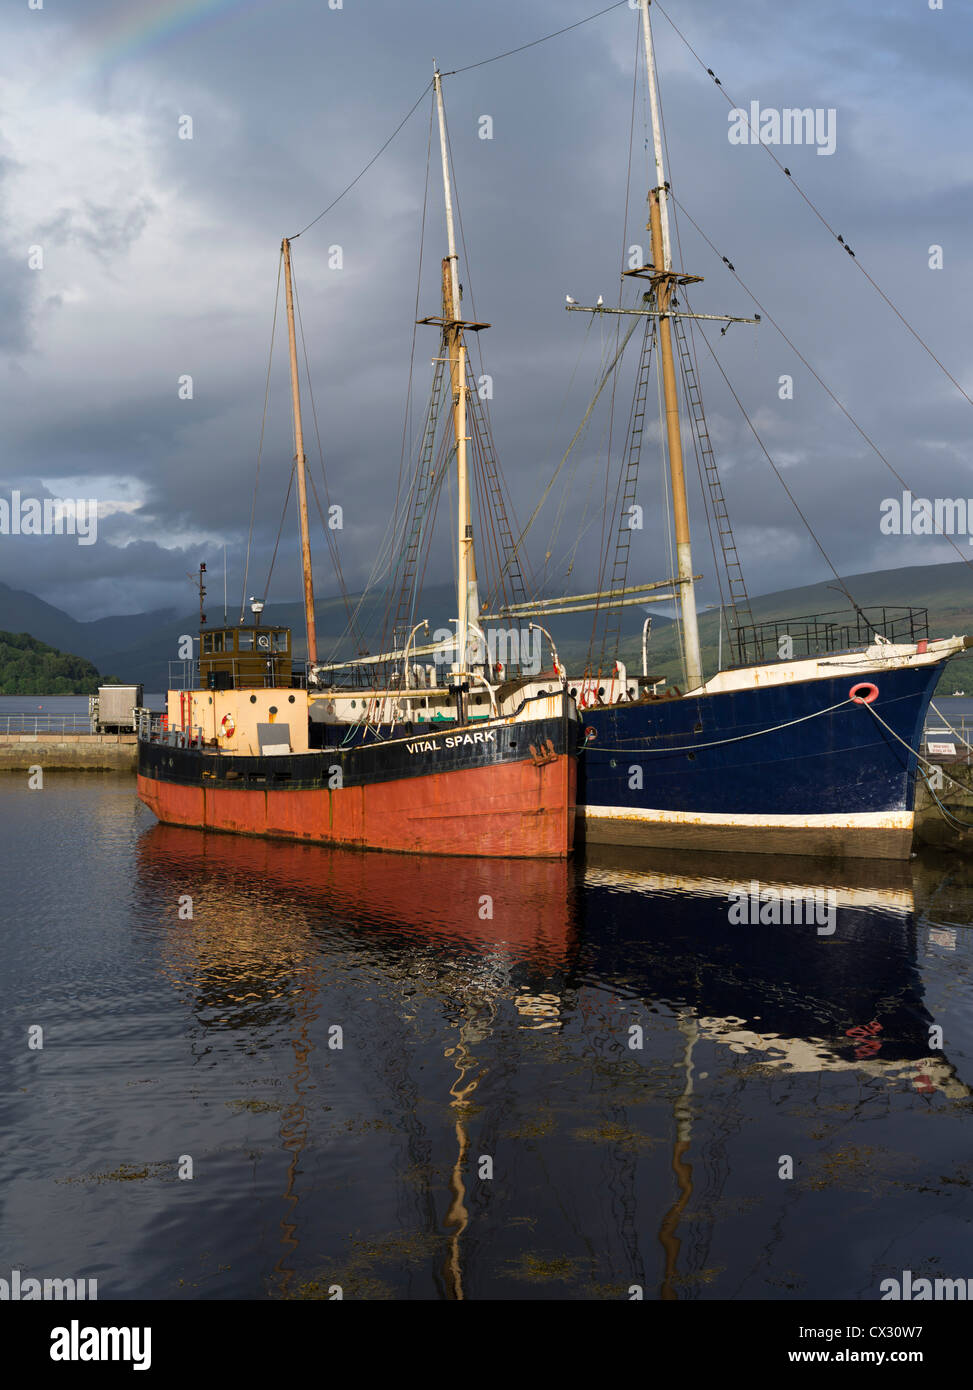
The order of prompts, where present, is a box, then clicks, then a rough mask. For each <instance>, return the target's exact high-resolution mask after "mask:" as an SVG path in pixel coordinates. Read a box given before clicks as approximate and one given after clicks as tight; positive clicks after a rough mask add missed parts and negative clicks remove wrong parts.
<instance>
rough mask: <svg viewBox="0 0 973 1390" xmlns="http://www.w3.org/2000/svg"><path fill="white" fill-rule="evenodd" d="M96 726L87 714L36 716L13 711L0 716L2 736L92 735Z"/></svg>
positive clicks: (25, 712) (0, 732)
mask: <svg viewBox="0 0 973 1390" xmlns="http://www.w3.org/2000/svg"><path fill="white" fill-rule="evenodd" d="M94 732H95V729H94V724H93V723H92V721H91V718H90V716H89V715H87V714H36V713H29V712H27V711H22V712H18V711H12V712H11V713H9V714H0V734H91V733H94Z"/></svg>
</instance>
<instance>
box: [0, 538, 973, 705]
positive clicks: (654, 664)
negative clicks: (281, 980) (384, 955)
mask: <svg viewBox="0 0 973 1390" xmlns="http://www.w3.org/2000/svg"><path fill="white" fill-rule="evenodd" d="M846 583H847V586H848V589H849V590H850V592H851V593H852V594H853V595H854V597H855V600H856V601H857V602H858V603H859V604H861V605H862V606H863V607H866V608H868V607H873V606H878V605H882V604H887V605H890V606H902V607H910V606H911V607H918V608H926V609H928V610H929V631H930V636H932V637H948V636H950V635H952V634H953V633H963V632H971V633H973V573H971V571H970V569H969V568H968V566H966V565H965V564H963V563H953V564H948V565H918V566H913V567H911V568H908V569H898V570H880V571H876V572H875V573H871V574H858V575H851V576H848V578H847V579H846ZM349 601H350V603H351V604H352V606H358V605H359V603H360V610H359V617H360V621H361V624H362V627H363V629H364V632H365V635H366V641H367V642H368V643H369V645H370V650H372V651H377V650H379V646H380V643H381V627H382V615H383V613H384V608H385V598H384V594H381V593H377V594H374V595H369V597H368V598H367V599H365V600H364V601H362V600H361V595H359V594H352V595H351V596H350V600H349ZM660 607H661V605H653V606H652V608H651V609H648V608H647V609H645V610H644V611H643V609H641V608H639V607H638V606H633V607H631V608H628V609H624V610H623V613H622V633H623V641H622V656H623V659H624V660H625V661H626V662H627V664H628V667H629V670H630V671H633V672H634V671H637V670H639V669H640V668H641V632H642V623H643V621H644V617H645V615H646V613H648V612H649V611H651V612H652V616H653V630H652V637H651V640H650V644H649V667H650V674H651V675H654V676H660V677H662V678H664V679H666V680H668V681H670V682H672V683H675V684H679V683H681V680H682V676H681V672H680V668H679V659H678V652H677V645H676V643H677V634H676V627H675V624H674V623H673V622H672V621H671V619H670V618H668V617H666V616H664V615H663V614H662V613H661V612H660V611H659V608H660ZM752 608H753V615H754V619H755V620H756V621H757V622H760V621H763V620H765V619H772V618H773V619H784V620H788V619H794V618H796V617H800V616H802V615H805V614H810V613H824V612H833V611H834V610H837V609H847V600H846V599H845V598H844V596H843V595H842V594H841V593H840V592H837V591H836V590H835V589H834V588H833V586H832V585H831V584H830V583H820V584H810V585H805V586H802V587H801V588H796V589H783V590H781V591H779V592H777V593H773V594H764V595H761V596H760V597H757V598H754V599H753V600H752ZM315 610H316V614H317V624H318V649H319V652H320V654H321V655H322V656H323V657H327V658H330V657H331V656H332V653H333V652H335V651H336V649H337V651H336V654H337V656H349V655H351V654H352V649H351V644H350V643H349V642H348V640H347V639H343V636H342V634H343V632H344V627H345V620H346V610H345V603H344V600H343V599H341V598H338V597H329V598H324V599H320V600H319V601H318V602H317V604H316V605H315ZM454 615H455V597H454V595H453V593H452V591H451V589H450V588H448V587H447V586H443V585H440V586H436V587H429V588H427V589H426V591H425V592H424V595H423V600H422V603H421V606H420V607H419V608H418V609H417V612H416V620H418V619H419V618H420V617H426V618H428V619H429V623H430V627H431V629H433V630H435V629H436V628H437V627H448V626H449V619H450V618H451V617H452V616H454ZM221 616H222V615H221V614H217V613H215V612H214V611H212V610H211V612H210V620H211V624H216V623H218V622H219V619H220V617H221ZM235 616H236V615H235V614H233V613H232V612H231V614H230V621H231V622H232V621H233V618H234V617H235ZM264 619H265V621H268V622H272V623H276V624H280V625H282V626H289V627H291V628H292V630H293V633H294V651H295V655H296V656H297V657H298V658H300V656H302V655H303V651H304V612H303V606H302V605H301V604H300V603H277V602H274V601H273V600H272V599H271V601H270V602H268V605H267V609H266V611H265V614H264ZM545 625H546V626H547V627H548V628H549V629H550V630H551V632H552V634H553V636H554V639H555V641H556V642H557V645H558V649H559V651H560V653H561V656H562V658H563V659H564V661H565V664H566V665H568V666H569V667H570V668H571V669H573V670H578V669H579V668H580V667H581V666H582V665H583V664H584V661H585V657H586V655H587V651H588V643H589V640H590V636H591V627H592V615H591V614H590V613H581V614H575V615H572V616H569V617H559V618H551V619H549V620H547V621H546V623H545ZM0 629H7V630H8V631H29V632H30V633H31V634H32V635H33V636H34V637H35V638H37V639H38V640H39V641H40V642H41V643H42V644H43V643H45V642H47V643H50V644H51V645H52V646H55V647H57V648H58V649H59V650H60V651H66V650H67V651H73V652H77V653H79V655H80V657H83V658H84V659H85V660H87V661H88V662H90V663H93V664H94V665H96V666H98V667H99V668H100V669H101V670H110V671H116V672H118V673H119V676H120V677H121V678H122V679H123V680H126V681H133V682H137V681H141V682H142V683H143V684H144V685H145V688H146V690H147V691H160V690H164V689H165V688H166V686H167V684H168V679H169V663H170V662H174V661H176V659H177V655H178V648H179V638H180V637H181V636H182V635H183V634H185V633H195V632H196V631H197V629H198V616H197V615H196V614H193V613H190V614H183V615H181V616H180V615H178V614H175V613H173V611H172V610H156V611H155V612H151V613H144V614H127V615H125V616H123V617H116V618H99V619H97V620H95V621H91V622H80V621H78V620H77V619H74V618H72V617H70V616H69V615H68V614H66V613H63V612H61V611H60V609H57V608H54V607H53V606H52V605H50V604H48V603H45V602H43V601H42V600H41V599H38V598H37V597H36V596H35V595H33V594H30V593H27V592H26V591H24V590H15V589H12V588H10V587H8V586H7V585H4V584H0ZM718 631H719V629H718V618H717V613H716V612H715V610H709V611H707V612H703V613H702V614H701V615H700V636H701V639H702V643H703V664H704V671H705V673H706V674H707V675H712V674H713V673H714V672H715V670H716V669H717V639H718ZM420 640H421V639H420ZM75 659H77V658H75ZM957 689H967V690H971V691H973V652H970V653H967V654H966V655H965V656H963V657H958V658H956V659H955V660H954V661H952V662H950V664H949V666H948V667H947V668H946V674H945V675H944V677H943V680H942V682H941V684H940V693H947V692H949V693H952V692H953V691H954V690H957Z"/></svg>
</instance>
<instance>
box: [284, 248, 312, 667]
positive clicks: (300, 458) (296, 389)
mask: <svg viewBox="0 0 973 1390" xmlns="http://www.w3.org/2000/svg"><path fill="white" fill-rule="evenodd" d="M281 250H282V251H283V254H284V286H285V289H286V292H287V333H288V337H289V339H290V348H291V396H292V398H293V402H294V453H295V455H296V458H297V503H298V510H299V511H300V515H301V570H302V572H303V575H304V621H305V623H306V624H307V659H308V664H309V665H311V666H313V665H314V664H315V662H316V661H317V659H318V638H317V633H316V632H315V629H314V581H313V579H312V577H311V537H310V533H309V529H308V523H307V476H306V472H305V463H306V460H305V458H304V429H303V426H302V424H301V390H300V386H299V384H298V376H297V335H296V333H295V330H294V289H293V286H292V284H291V244H290V242H289V241H288V240H287V238H286V237H285V238H284V240H283V241H282V242H281Z"/></svg>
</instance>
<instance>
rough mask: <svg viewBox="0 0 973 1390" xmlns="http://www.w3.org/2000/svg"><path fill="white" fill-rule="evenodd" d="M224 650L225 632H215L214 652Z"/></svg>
mask: <svg viewBox="0 0 973 1390" xmlns="http://www.w3.org/2000/svg"><path fill="white" fill-rule="evenodd" d="M222 650H223V633H222V632H214V633H213V651H214V652H221V651H222Z"/></svg>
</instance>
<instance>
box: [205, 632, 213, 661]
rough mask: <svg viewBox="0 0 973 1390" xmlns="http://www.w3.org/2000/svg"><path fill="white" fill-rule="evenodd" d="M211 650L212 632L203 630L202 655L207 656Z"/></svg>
mask: <svg viewBox="0 0 973 1390" xmlns="http://www.w3.org/2000/svg"><path fill="white" fill-rule="evenodd" d="M212 651H213V634H212V633H211V632H204V633H203V655H204V656H209V655H211V654H212Z"/></svg>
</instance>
